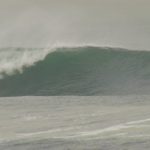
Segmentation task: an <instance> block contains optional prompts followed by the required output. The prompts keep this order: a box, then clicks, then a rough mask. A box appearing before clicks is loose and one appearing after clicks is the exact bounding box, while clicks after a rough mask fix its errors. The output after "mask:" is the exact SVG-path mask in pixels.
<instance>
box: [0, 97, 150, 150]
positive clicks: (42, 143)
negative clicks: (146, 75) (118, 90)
mask: <svg viewBox="0 0 150 150" xmlns="http://www.w3.org/2000/svg"><path fill="white" fill-rule="evenodd" d="M149 109H150V97H149V96H146V95H145V96H144V95H143V96H97V97H95V96H91V97H18V98H16V97H14V98H13V97H12V98H0V120H1V121H0V149H2V150H20V149H21V150H35V149H36V150H83V149H85V150H120V149H121V150H122V149H128V150H141V149H142V150H149V147H150V142H149V141H150V111H149Z"/></svg>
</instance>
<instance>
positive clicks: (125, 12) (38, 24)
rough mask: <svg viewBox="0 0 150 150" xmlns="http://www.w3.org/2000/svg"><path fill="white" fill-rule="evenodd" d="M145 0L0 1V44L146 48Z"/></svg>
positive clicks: (148, 23) (148, 25)
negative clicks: (58, 44)
mask: <svg viewBox="0 0 150 150" xmlns="http://www.w3.org/2000/svg"><path fill="white" fill-rule="evenodd" d="M149 6H150V2H149V1H147V0H134V1H129V0H121V1H120V0H111V1H110V0H92V1H91V0H76V1H75V0H61V1H60V0H26V1H24V0H5V1H3V0H2V1H0V21H1V24H0V47H34V48H37V47H42V48H45V47H47V46H51V45H54V44H57V43H60V44H61V43H63V45H66V46H67V45H70V44H74V45H79V44H80V45H81V44H84V45H87V44H88V45H98V46H109V47H122V48H129V49H140V50H143V49H147V50H149V49H150V44H149V36H150V21H149V19H148V18H149V13H150V9H149Z"/></svg>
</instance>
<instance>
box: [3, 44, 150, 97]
mask: <svg viewBox="0 0 150 150" xmlns="http://www.w3.org/2000/svg"><path fill="white" fill-rule="evenodd" d="M23 70H24V71H23V72H22V73H17V72H16V73H15V74H14V73H13V75H11V76H10V75H6V73H4V75H5V77H4V78H3V79H1V80H0V96H25V95H47V96H48V95H51V96H52V95H127V94H149V91H150V52H146V51H128V50H124V49H115V48H100V47H78V48H58V49H57V50H56V51H54V52H52V53H49V54H48V55H47V56H46V57H45V59H43V60H40V61H38V62H36V64H34V65H31V66H30V67H26V66H25V67H24V68H23Z"/></svg>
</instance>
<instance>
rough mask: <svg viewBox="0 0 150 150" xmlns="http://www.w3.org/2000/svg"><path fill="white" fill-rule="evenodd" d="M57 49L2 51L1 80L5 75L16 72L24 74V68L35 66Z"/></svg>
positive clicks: (0, 51) (0, 59) (0, 56)
mask: <svg viewBox="0 0 150 150" xmlns="http://www.w3.org/2000/svg"><path fill="white" fill-rule="evenodd" d="M54 50H55V48H45V49H36V50H34V49H15V48H11V49H4V50H0V79H2V78H3V77H4V75H5V74H6V75H13V74H14V73H15V72H16V71H17V72H19V73H22V72H23V68H24V67H30V66H33V65H35V64H36V63H37V62H38V61H42V60H43V59H45V57H46V56H47V55H48V54H49V53H51V52H53V51H54Z"/></svg>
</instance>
